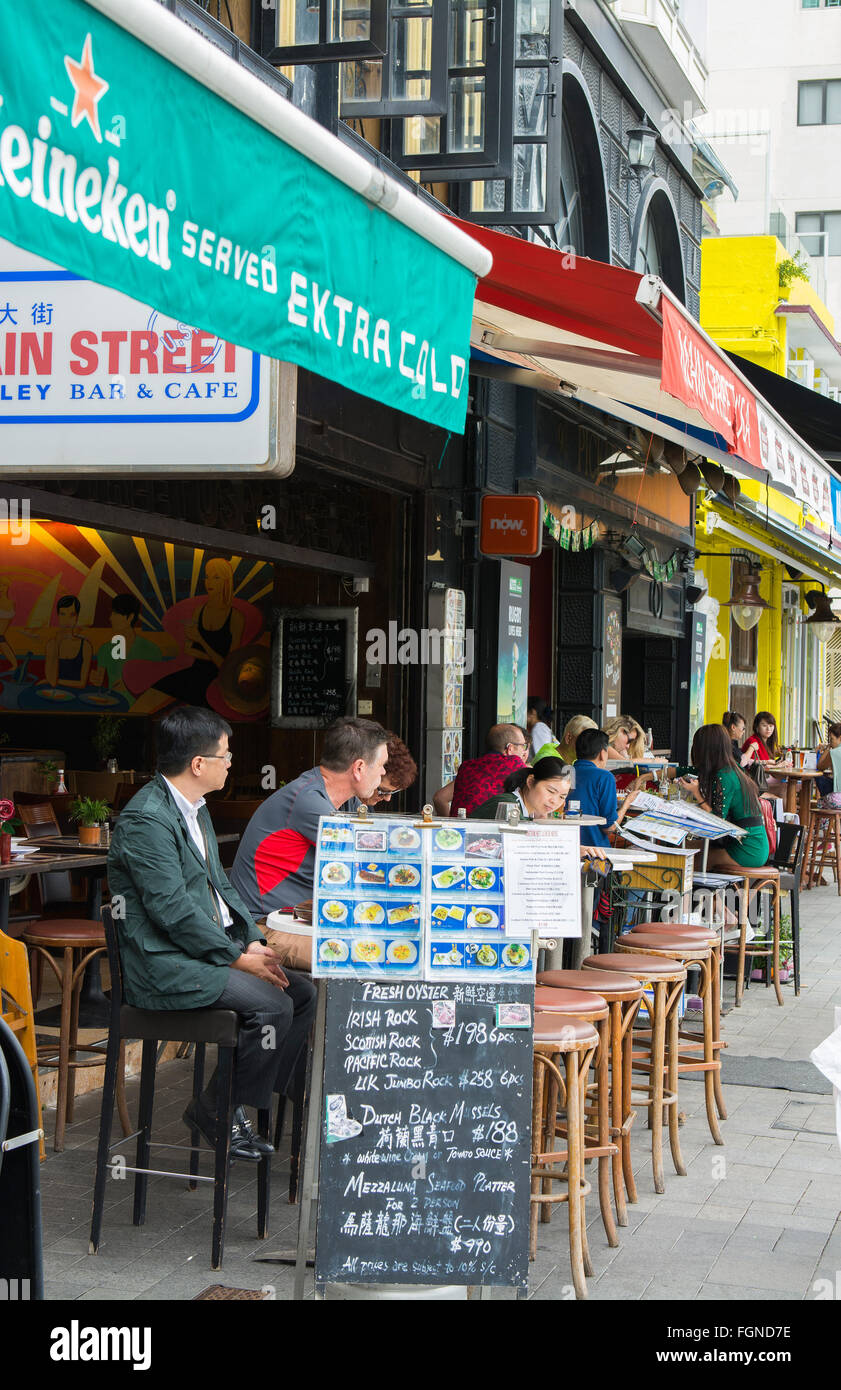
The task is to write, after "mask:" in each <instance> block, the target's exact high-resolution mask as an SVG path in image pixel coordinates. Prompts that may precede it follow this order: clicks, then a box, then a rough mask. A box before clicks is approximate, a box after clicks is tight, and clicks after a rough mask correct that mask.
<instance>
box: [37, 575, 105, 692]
mask: <svg viewBox="0 0 841 1390" xmlns="http://www.w3.org/2000/svg"><path fill="white" fill-rule="evenodd" d="M55 608H56V618H57V619H58V629H59V630H58V632H55V633H53V635H52V636H51V637H50V638H48V640H47V648H46V652H45V654H44V675H45V682H46V684H47V685H48V686H52V687H53V688H57V687H60V686H69V687H71V688H72V689H74V690H84V688H85V687H86V685H87V683H88V675H89V673H90V669H91V661H92V660H93V648H92V647H91V644H90V642H89V641H88V639H87V638H86V637H83V636H82V634H81V633H80V632H79V631H78V630H77V623H78V621H79V613H80V610H81V604H80V603H79V600H78V599H77V598H76V597H75V596H74V595H72V594H66V595H65V596H64V598H60V599H59V601H58V603H57V604H56V606H55Z"/></svg>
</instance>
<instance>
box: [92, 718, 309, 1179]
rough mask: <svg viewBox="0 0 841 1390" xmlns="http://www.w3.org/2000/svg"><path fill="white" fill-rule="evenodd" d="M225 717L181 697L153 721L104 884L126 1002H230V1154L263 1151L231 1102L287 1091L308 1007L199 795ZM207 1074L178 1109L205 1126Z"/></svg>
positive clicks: (219, 778)
mask: <svg viewBox="0 0 841 1390" xmlns="http://www.w3.org/2000/svg"><path fill="white" fill-rule="evenodd" d="M230 733H231V728H230V725H229V724H227V723H226V722H225V720H224V719H222V718H220V716H219V715H217V714H215V713H214V712H213V711H211V710H207V709H199V708H196V707H192V706H181V707H180V708H178V709H176V710H173V711H172V712H171V713H169V714H167V715H165V716H164V717H163V719H162V720H161V721H160V724H159V725H158V771H157V775H156V776H155V777H154V778H153V780H152V781H151V782H150V783H149V784H148V786H146V787H143V788H142V789H141V790H140V791H139V792H137V794H136V795H135V796H134V797H133V798H132V800H131V801H130V802H129V803H128V805H127V806H126V807H125V809H124V810H123V812H122V814H121V815H120V818H119V820H118V822H117V826H116V829H115V831H114V837H113V840H112V842H111V849H110V852H109V855H108V883H109V887H110V889H111V895H112V906H113V909H114V920H115V924H116V928H117V932H118V935H119V939H120V957H121V962H122V969H123V986H124V993H125V998H126V1002H127V1003H129V1004H133V1005H134V1006H135V1007H137V1008H142V1009H200V1008H208V1007H214V1008H219V1009H233V1010H235V1011H236V1013H238V1014H239V1016H240V1033H239V1042H238V1046H237V1062H236V1068H235V1073H234V1100H235V1103H236V1105H237V1110H236V1112H235V1116H234V1127H233V1135H232V1143H231V1152H232V1155H233V1156H234V1157H237V1158H245V1159H249V1160H251V1161H258V1160H259V1158H260V1155H261V1154H262V1153H270V1152H271V1151H272V1149H271V1145H270V1144H269V1143H268V1141H266V1140H263V1139H261V1138H260V1137H259V1136H258V1135H255V1134H254V1132H253V1129H252V1127H251V1124H250V1121H249V1120H248V1117H247V1115H246V1113H245V1111H244V1109H243V1108H242V1107H243V1106H244V1105H253V1106H256V1107H257V1108H258V1109H265V1108H268V1107H269V1105H270V1104H271V1097H272V1092H273V1090H277V1091H286V1089H287V1088H288V1086H289V1085H290V1083H291V1080H292V1076H293V1073H294V1070H295V1063H296V1061H297V1059H298V1057H299V1055H300V1052H301V1048H302V1047H303V1046H304V1045H305V1043H306V1039H307V1036H308V1034H309V1029H310V1024H311V1022H312V1017H313V1014H314V1011H315V989H314V987H313V985H312V982H311V981H310V980H308V979H307V978H306V977H305V976H303V975H299V974H297V973H296V972H294V971H290V972H289V974H288V975H287V974H286V973H285V972H284V971H283V970H282V969H281V968H280V965H279V964H278V962H277V960H276V958H275V956H274V953H273V952H272V950H271V949H270V947H268V946H267V945H266V944H265V942H264V941H263V938H262V936H261V934H260V932H259V931H258V929H257V927H256V926H255V925H254V922H253V920H252V918H251V916H250V914H249V912H248V909H247V907H246V906H245V904H244V903H243V901H242V899H241V898H240V897H239V894H238V893H237V892H236V890H235V889H234V888H233V887H232V885H231V883H230V882H229V880H228V878H227V875H226V874H225V871H224V869H223V868H222V864H221V861H220V859H219V850H218V847H217V844H216V837H215V835H214V833H213V826H212V823H211V819H210V813H209V812H208V810H207V808H206V806H205V802H204V797H205V795H206V794H207V793H208V792H212V791H217V790H219V789H220V788H221V787H223V786H224V785H225V781H226V779H227V775H228V768H229V766H230V763H231V754H230V752H229V750H228V738H229V736H230ZM216 1105H217V1076H216V1072H214V1074H213V1076H212V1077H211V1078H210V1081H209V1082H208V1084H207V1086H206V1087H205V1090H204V1091H203V1093H202V1095H201V1096H200V1097H199V1098H198V1101H196V1102H193V1101H191V1102H190V1104H189V1105H188V1107H187V1109H186V1111H185V1112H184V1120H185V1123H187V1124H189V1125H190V1126H191V1127H195V1128H197V1129H198V1130H200V1132H201V1133H202V1134H203V1135H204V1136H205V1138H207V1139H208V1141H209V1142H211V1143H213V1142H214V1141H215V1135H216Z"/></svg>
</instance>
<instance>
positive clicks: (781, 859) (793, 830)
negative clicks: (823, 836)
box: [771, 822, 806, 875]
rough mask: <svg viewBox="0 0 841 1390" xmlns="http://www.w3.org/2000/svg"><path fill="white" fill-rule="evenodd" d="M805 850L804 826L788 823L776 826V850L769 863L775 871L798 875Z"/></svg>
mask: <svg viewBox="0 0 841 1390" xmlns="http://www.w3.org/2000/svg"><path fill="white" fill-rule="evenodd" d="M805 848H806V827H805V825H793V824H790V823H789V822H785V823H784V824H782V825H780V824H778V825H777V848H776V851H775V853H774V857H773V858H772V860H771V863H772V864H773V866H774V868H775V869H782V870H784V871H785V872H787V873H792V874H795V875H799V873H800V868H801V864H802V860H803V851H804V849H805Z"/></svg>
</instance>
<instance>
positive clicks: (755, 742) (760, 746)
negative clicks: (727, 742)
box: [742, 709, 782, 763]
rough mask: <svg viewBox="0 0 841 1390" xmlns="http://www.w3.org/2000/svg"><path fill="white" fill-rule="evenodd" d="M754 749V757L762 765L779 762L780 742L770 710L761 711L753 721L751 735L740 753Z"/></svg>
mask: <svg viewBox="0 0 841 1390" xmlns="http://www.w3.org/2000/svg"><path fill="white" fill-rule="evenodd" d="M751 749H755V750H756V751H755V757H756V758H757V759H758V760H759V762H762V763H776V762H779V760H780V757H781V756H782V749H781V748H780V740H779V737H778V735H777V721H776V719H775V718H774V716H773V714H771V712H770V710H767V709H763V710H760V711H759V714H758V715H757V716H756V718H755V719H754V721H753V733H752V734H751V736H750V738H749V739H748V740H747V742H746V743H745V744H743V746H742V752H743V753H748V752H750V750H751Z"/></svg>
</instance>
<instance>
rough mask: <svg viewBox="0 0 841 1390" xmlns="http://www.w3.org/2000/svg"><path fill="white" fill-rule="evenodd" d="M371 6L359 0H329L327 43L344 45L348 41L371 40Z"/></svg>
mask: <svg viewBox="0 0 841 1390" xmlns="http://www.w3.org/2000/svg"><path fill="white" fill-rule="evenodd" d="M370 37H371V6H370V4H368V5H362V4H359V3H358V0H350V2H349V3H346V0H327V42H328V43H343V42H344V41H345V40H347V39H370Z"/></svg>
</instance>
